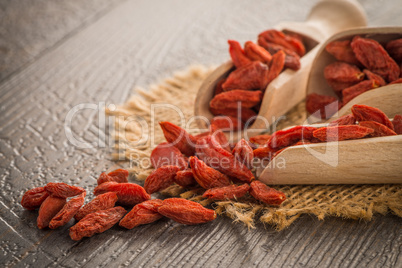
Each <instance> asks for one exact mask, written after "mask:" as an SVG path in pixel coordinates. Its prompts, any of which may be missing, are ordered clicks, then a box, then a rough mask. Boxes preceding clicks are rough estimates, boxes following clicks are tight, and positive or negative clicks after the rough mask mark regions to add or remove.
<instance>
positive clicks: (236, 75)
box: [217, 61, 268, 108]
mask: <svg viewBox="0 0 402 268" xmlns="http://www.w3.org/2000/svg"><path fill="white" fill-rule="evenodd" d="M267 75H268V66H267V65H265V64H263V63H261V62H258V61H253V62H251V63H249V64H247V65H245V66H242V67H240V68H238V69H236V70H234V71H233V72H231V73H230V74H229V76H228V77H227V78H226V81H225V83H223V84H222V88H223V90H224V91H230V90H235V89H240V90H255V89H260V90H263V89H265V88H266V86H267V81H266V77H267ZM219 95H221V94H219ZM219 95H217V96H219ZM235 108H237V107H235Z"/></svg>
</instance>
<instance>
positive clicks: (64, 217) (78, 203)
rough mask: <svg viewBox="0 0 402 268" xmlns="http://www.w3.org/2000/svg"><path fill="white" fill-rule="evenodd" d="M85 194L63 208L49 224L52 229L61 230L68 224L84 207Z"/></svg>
mask: <svg viewBox="0 0 402 268" xmlns="http://www.w3.org/2000/svg"><path fill="white" fill-rule="evenodd" d="M84 198H85V193H82V194H81V195H80V196H79V197H76V198H72V199H71V200H70V201H68V202H67V203H66V204H65V205H64V206H63V208H62V209H61V210H60V211H59V212H58V213H57V214H56V216H54V217H53V218H52V220H51V221H50V223H49V228H50V229H56V228H59V227H61V226H63V225H65V224H66V223H68V222H69V221H70V220H71V219H72V218H73V217H74V215H75V214H76V213H77V212H78V210H79V209H80V208H81V207H82V205H84Z"/></svg>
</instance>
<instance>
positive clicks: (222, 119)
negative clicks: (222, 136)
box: [211, 115, 244, 131]
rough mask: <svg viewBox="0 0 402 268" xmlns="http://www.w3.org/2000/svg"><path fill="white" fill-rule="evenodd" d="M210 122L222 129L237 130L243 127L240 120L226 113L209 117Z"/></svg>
mask: <svg viewBox="0 0 402 268" xmlns="http://www.w3.org/2000/svg"><path fill="white" fill-rule="evenodd" d="M211 124H213V125H214V126H215V127H216V128H219V129H222V130H224V131H237V130H241V129H243V127H244V125H243V122H242V121H241V120H239V119H238V118H236V117H233V116H228V115H220V116H215V117H214V118H212V119H211Z"/></svg>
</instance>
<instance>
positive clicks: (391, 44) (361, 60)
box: [306, 36, 402, 119]
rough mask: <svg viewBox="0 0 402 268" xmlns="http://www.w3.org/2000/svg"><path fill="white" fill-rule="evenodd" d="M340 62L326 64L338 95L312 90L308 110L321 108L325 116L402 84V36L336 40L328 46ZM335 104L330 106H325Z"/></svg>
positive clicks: (325, 73) (328, 75) (326, 74)
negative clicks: (373, 92) (359, 98)
mask: <svg viewBox="0 0 402 268" xmlns="http://www.w3.org/2000/svg"><path fill="white" fill-rule="evenodd" d="M325 50H326V52H328V53H329V54H331V55H332V56H333V57H334V59H335V60H336V61H334V62H332V63H331V64H329V65H328V66H326V67H325V68H324V70H323V75H324V77H325V80H326V81H327V83H328V85H329V86H330V87H331V88H332V89H333V90H334V92H335V93H336V95H337V96H338V98H336V97H333V96H324V95H318V94H315V93H312V94H310V95H308V96H307V101H306V110H307V111H308V112H309V113H310V114H313V113H315V112H316V111H318V110H319V111H320V116H321V118H322V119H327V118H330V117H331V116H332V115H333V114H334V113H335V112H336V111H337V110H338V109H340V108H341V107H342V106H344V105H345V104H347V103H348V102H350V101H351V100H352V99H354V98H356V97H357V96H359V95H360V94H363V93H365V92H367V91H369V90H372V89H376V88H379V87H382V86H386V85H390V84H396V83H402V79H401V78H402V70H401V66H402V39H401V38H399V39H396V40H390V41H388V42H387V43H379V42H377V41H376V40H374V39H372V38H368V37H364V36H354V37H351V38H350V40H340V41H332V42H330V43H328V44H327V45H326V47H325ZM329 106H331V107H330V108H329V109H325V108H328V107H329Z"/></svg>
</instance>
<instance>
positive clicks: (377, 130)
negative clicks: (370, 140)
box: [359, 121, 398, 137]
mask: <svg viewBox="0 0 402 268" xmlns="http://www.w3.org/2000/svg"><path fill="white" fill-rule="evenodd" d="M359 125H360V126H362V127H368V128H372V129H373V130H374V132H373V133H371V134H370V137H383V136H393V135H398V134H396V133H395V131H393V130H392V129H390V128H388V127H386V126H384V125H383V124H380V123H378V122H375V121H363V122H359Z"/></svg>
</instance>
